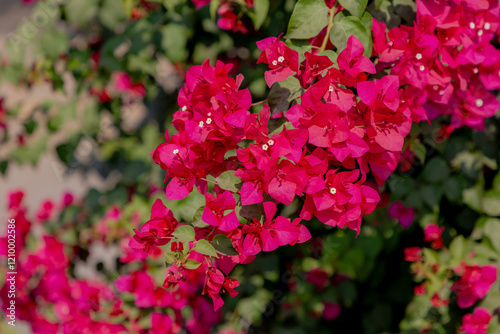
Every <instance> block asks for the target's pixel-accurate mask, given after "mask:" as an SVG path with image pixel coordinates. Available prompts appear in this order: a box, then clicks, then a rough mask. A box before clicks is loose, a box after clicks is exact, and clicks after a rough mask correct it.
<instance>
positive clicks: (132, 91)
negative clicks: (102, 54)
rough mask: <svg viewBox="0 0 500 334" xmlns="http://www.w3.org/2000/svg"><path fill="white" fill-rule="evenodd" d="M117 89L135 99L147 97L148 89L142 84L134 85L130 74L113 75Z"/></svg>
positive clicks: (119, 73) (116, 73)
mask: <svg viewBox="0 0 500 334" xmlns="http://www.w3.org/2000/svg"><path fill="white" fill-rule="evenodd" d="M113 81H114V86H115V89H116V90H117V91H118V92H120V93H126V94H129V95H130V96H131V97H133V98H143V97H144V96H146V87H144V84H142V83H141V82H139V83H134V82H133V81H132V78H131V77H130V75H129V74H127V73H125V72H115V73H114V74H113Z"/></svg>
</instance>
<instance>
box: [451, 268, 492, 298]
mask: <svg viewBox="0 0 500 334" xmlns="http://www.w3.org/2000/svg"><path fill="white" fill-rule="evenodd" d="M496 279H497V267H495V266H493V265H486V266H483V267H479V266H466V267H465V273H464V274H463V276H462V277H460V279H459V280H458V281H456V282H455V283H453V285H452V287H451V290H452V291H456V292H457V304H458V306H459V307H461V308H466V307H470V306H472V305H473V304H474V303H475V302H476V301H477V300H478V299H481V298H484V297H485V296H486V294H487V293H488V291H490V288H491V286H492V285H493V283H495V281H496Z"/></svg>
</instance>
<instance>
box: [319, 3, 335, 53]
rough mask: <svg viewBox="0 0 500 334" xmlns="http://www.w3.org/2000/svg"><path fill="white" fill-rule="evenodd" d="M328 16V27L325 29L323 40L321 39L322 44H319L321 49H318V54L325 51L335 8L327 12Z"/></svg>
mask: <svg viewBox="0 0 500 334" xmlns="http://www.w3.org/2000/svg"><path fill="white" fill-rule="evenodd" d="M328 14H329V15H330V18H329V19H328V26H327V28H326V35H325V38H324V39H323V43H322V44H321V49H319V53H321V52H323V51H325V49H326V44H327V43H328V40H329V39H330V32H331V31H332V27H333V17H334V16H335V6H333V7H332V8H330V11H329V12H328Z"/></svg>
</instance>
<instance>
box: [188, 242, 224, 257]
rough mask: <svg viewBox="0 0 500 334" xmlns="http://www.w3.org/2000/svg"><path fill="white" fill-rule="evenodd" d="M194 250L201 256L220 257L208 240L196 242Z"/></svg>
mask: <svg viewBox="0 0 500 334" xmlns="http://www.w3.org/2000/svg"><path fill="white" fill-rule="evenodd" d="M194 250H195V251H196V252H198V253H200V254H203V255H208V256H213V257H217V258H218V257H219V256H218V255H217V252H216V251H215V248H214V246H212V245H211V244H210V243H209V242H208V241H207V240H205V239H201V240H198V241H197V242H196V246H194Z"/></svg>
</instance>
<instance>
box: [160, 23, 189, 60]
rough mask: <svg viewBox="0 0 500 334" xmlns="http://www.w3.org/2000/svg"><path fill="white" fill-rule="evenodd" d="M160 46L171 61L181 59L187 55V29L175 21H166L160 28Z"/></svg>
mask: <svg viewBox="0 0 500 334" xmlns="http://www.w3.org/2000/svg"><path fill="white" fill-rule="evenodd" d="M160 32H161V35H162V39H161V47H162V48H163V50H164V51H165V53H166V54H167V57H168V58H169V59H170V61H172V62H174V63H175V62H178V61H183V60H185V59H186V58H187V56H188V51H187V49H186V44H187V40H188V36H187V35H188V30H187V29H186V27H185V26H183V25H180V24H177V23H168V24H167V25H165V26H164V27H163V28H162V29H161V31H160Z"/></svg>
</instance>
